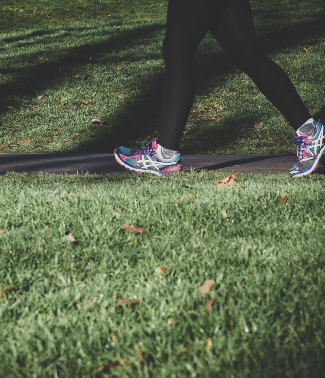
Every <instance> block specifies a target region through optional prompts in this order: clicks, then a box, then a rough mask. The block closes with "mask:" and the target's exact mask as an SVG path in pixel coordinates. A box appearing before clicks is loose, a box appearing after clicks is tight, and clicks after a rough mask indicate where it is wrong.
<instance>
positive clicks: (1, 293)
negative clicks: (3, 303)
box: [0, 285, 15, 298]
mask: <svg viewBox="0 0 325 378" xmlns="http://www.w3.org/2000/svg"><path fill="white" fill-rule="evenodd" d="M13 287H15V285H8V286H6V287H5V288H3V289H2V290H1V289H0V298H1V297H2V296H3V294H4V292H5V291H7V290H9V289H12V288H13Z"/></svg>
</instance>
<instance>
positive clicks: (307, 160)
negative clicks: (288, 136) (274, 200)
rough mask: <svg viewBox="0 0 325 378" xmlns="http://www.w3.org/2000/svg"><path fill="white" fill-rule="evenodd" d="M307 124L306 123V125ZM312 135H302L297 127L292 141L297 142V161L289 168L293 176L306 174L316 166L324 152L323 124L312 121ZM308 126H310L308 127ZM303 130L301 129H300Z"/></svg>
mask: <svg viewBox="0 0 325 378" xmlns="http://www.w3.org/2000/svg"><path fill="white" fill-rule="evenodd" d="M306 126H308V125H306ZM313 126H314V130H315V131H314V133H313V134H314V135H303V134H302V133H300V132H299V131H300V129H302V128H303V126H302V127H301V128H300V129H298V130H297V131H298V134H300V135H295V136H294V138H293V141H294V142H295V143H297V144H298V146H297V156H298V162H297V163H296V164H295V165H294V166H293V167H292V168H291V169H290V170H289V173H291V174H292V176H294V177H301V176H307V175H309V174H311V173H312V172H314V171H315V170H316V168H317V167H318V164H319V160H320V158H321V157H322V155H324V154H325V143H324V125H323V124H321V123H320V122H317V123H316V122H314V124H313ZM309 128H310V127H309ZM301 131H302V132H303V130H301Z"/></svg>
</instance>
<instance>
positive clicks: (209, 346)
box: [205, 337, 212, 349]
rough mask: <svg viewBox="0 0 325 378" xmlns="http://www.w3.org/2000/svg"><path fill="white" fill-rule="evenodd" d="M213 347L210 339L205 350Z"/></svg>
mask: <svg viewBox="0 0 325 378" xmlns="http://www.w3.org/2000/svg"><path fill="white" fill-rule="evenodd" d="M211 347H212V340H211V339H210V337H209V338H208V340H207V343H206V344H205V349H210V348H211Z"/></svg>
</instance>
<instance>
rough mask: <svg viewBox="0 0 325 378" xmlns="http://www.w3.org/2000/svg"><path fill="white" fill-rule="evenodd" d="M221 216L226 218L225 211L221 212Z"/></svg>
mask: <svg viewBox="0 0 325 378" xmlns="http://www.w3.org/2000/svg"><path fill="white" fill-rule="evenodd" d="M221 213H222V216H223V217H224V218H227V213H226V211H225V210H222V212H221Z"/></svg>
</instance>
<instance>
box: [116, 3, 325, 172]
mask: <svg viewBox="0 0 325 378" xmlns="http://www.w3.org/2000/svg"><path fill="white" fill-rule="evenodd" d="M208 31H210V32H211V33H212V35H213V37H214V38H215V40H216V41H217V42H218V43H219V44H220V45H221V47H222V48H223V50H224V51H225V52H226V54H227V55H228V56H229V58H230V59H231V60H232V62H233V64H234V65H236V66H237V67H238V68H239V69H241V70H242V71H243V72H245V73H246V74H247V75H248V76H250V77H251V79H252V80H253V81H254V82H255V84H256V85H257V87H258V88H259V89H260V91H261V92H262V93H263V94H264V95H265V96H266V98H267V99H268V100H269V101H270V102H271V103H272V104H273V105H274V106H275V107H276V108H277V109H278V110H279V111H280V112H281V113H282V115H283V116H284V117H285V118H286V119H287V120H288V122H289V123H290V125H291V126H292V127H293V128H294V129H297V132H296V134H297V135H296V136H294V141H295V142H296V143H297V156H298V161H297V163H296V164H295V165H294V166H293V167H292V168H291V169H290V171H289V172H290V173H291V174H292V175H293V176H294V177H301V176H305V175H308V174H310V173H312V172H313V171H315V169H316V168H317V165H318V163H319V160H320V158H321V156H322V154H324V153H325V144H324V125H323V124H321V123H320V122H316V121H315V120H314V118H313V117H312V116H311V115H310V113H309V111H308V110H307V109H306V106H305V105H304V103H303V101H302V100H301V98H300V96H299V94H298V93H297V91H296V89H295V87H294V85H293V84H292V82H291V81H290V79H289V77H288V76H287V74H286V73H285V72H284V71H283V70H282V68H280V67H279V66H278V65H277V64H276V63H274V62H273V61H272V60H270V59H269V58H268V57H267V56H266V55H265V54H264V53H263V52H262V51H261V49H260V47H259V45H258V42H257V38H256V34H255V28H254V22H253V17H252V13H251V8H250V3H249V0H169V3H168V12H167V27H166V34H165V38H164V42H163V58H164V61H165V75H164V84H163V99H162V120H161V128H160V133H159V137H158V140H157V139H154V140H153V141H152V142H151V143H147V145H146V147H144V148H139V149H130V148H126V147H123V146H121V147H118V148H116V149H115V151H114V156H115V159H116V161H117V162H118V163H119V164H121V165H122V166H124V167H125V168H127V169H129V170H132V171H135V172H148V173H152V174H156V175H165V174H172V173H176V172H179V171H180V170H181V168H182V164H181V155H180V153H179V151H178V149H179V144H180V140H181V136H182V134H183V131H184V128H185V124H186V121H187V118H188V116H189V113H190V110H191V107H192V103H193V100H194V85H193V75H192V61H193V56H194V52H195V49H196V47H197V46H198V44H199V43H200V42H201V40H202V39H203V37H204V36H205V35H206V33H207V32H208Z"/></svg>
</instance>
